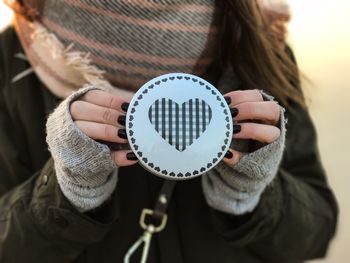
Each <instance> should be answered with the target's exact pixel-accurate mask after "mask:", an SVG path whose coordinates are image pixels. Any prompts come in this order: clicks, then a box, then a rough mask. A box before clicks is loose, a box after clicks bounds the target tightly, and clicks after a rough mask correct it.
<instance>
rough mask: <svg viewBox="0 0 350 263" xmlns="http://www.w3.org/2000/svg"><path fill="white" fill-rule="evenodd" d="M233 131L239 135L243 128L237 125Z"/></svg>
mask: <svg viewBox="0 0 350 263" xmlns="http://www.w3.org/2000/svg"><path fill="white" fill-rule="evenodd" d="M232 130H233V134H235V133H239V132H240V131H241V130H242V127H241V125H239V124H235V125H233V129H232Z"/></svg>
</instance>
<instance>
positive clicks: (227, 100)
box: [224, 97, 232, 105]
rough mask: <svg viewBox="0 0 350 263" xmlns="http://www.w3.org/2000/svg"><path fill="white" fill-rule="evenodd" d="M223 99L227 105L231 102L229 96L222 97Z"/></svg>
mask: <svg viewBox="0 0 350 263" xmlns="http://www.w3.org/2000/svg"><path fill="white" fill-rule="evenodd" d="M224 99H225V100H226V103H227V104H228V105H230V104H231V101H232V100H231V98H230V97H224Z"/></svg>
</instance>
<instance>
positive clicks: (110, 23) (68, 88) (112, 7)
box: [14, 0, 218, 97]
mask: <svg viewBox="0 0 350 263" xmlns="http://www.w3.org/2000/svg"><path fill="white" fill-rule="evenodd" d="M14 9H15V11H17V12H16V13H17V15H16V23H15V26H16V30H17V32H18V35H19V36H20V39H21V42H22V44H23V46H24V49H25V52H26V54H27V56H28V58H29V60H30V62H31V65H32V66H33V68H34V70H35V72H36V73H37V75H38V76H39V77H40V79H41V80H42V81H43V82H44V83H45V84H46V85H47V86H48V88H50V89H51V91H52V92H53V93H54V94H56V95H57V96H59V97H67V96H68V95H69V94H70V93H71V92H73V91H75V90H77V89H78V88H80V87H81V86H82V85H84V84H85V83H91V84H95V85H99V86H100V87H101V86H102V87H105V88H106V89H107V90H111V91H113V92H114V93H118V94H120V95H121V94H127V93H125V90H127V91H129V92H130V91H131V92H134V91H136V90H137V89H138V88H139V87H140V86H141V85H142V84H143V83H145V82H147V81H148V80H150V79H152V78H154V77H156V76H159V75H161V74H165V73H170V72H184V73H192V74H195V75H198V76H202V75H203V74H205V73H206V70H207V69H208V67H209V65H210V64H211V63H212V61H213V58H214V51H215V44H216V41H215V38H216V36H217V34H218V28H217V25H216V24H217V23H216V21H215V18H216V16H215V15H214V13H215V12H216V10H215V0H164V1H148V0H113V1H98V0H41V1H39V0H26V1H24V5H21V6H19V5H17V8H16V6H15V7H14ZM123 90H124V91H123Z"/></svg>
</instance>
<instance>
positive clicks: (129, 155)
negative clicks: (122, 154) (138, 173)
mask: <svg viewBox="0 0 350 263" xmlns="http://www.w3.org/2000/svg"><path fill="white" fill-rule="evenodd" d="M126 159H127V160H129V161H137V160H138V159H137V157H136V155H135V154H134V153H133V152H128V153H127V154H126Z"/></svg>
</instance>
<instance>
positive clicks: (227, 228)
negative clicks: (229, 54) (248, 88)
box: [0, 29, 337, 263]
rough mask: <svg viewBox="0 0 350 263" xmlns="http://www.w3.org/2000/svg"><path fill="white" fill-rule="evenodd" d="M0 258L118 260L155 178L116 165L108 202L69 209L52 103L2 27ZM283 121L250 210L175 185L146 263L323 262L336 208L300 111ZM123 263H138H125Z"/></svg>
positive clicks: (197, 185)
mask: <svg viewBox="0 0 350 263" xmlns="http://www.w3.org/2000/svg"><path fill="white" fill-rule="evenodd" d="M0 46H1V50H0V51H1V53H0V63H1V64H0V73H1V75H0V262H1V263H3V262H6V263H9V262H35V263H39V262H50V263H54V262H59V263H66V262H111V263H112V262H113V263H115V262H122V258H123V256H124V254H125V252H126V251H127V249H128V248H129V246H130V245H131V244H132V243H133V242H134V241H135V240H136V238H138V236H139V235H140V234H141V229H140V227H139V226H138V220H139V215H140V212H141V210H142V208H144V207H152V206H153V203H154V201H155V198H156V196H157V193H158V191H159V188H160V185H161V183H162V180H161V179H159V178H157V177H155V176H153V175H150V174H149V173H147V172H146V171H145V170H143V169H142V168H141V167H140V166H138V165H135V166H132V167H128V168H121V169H120V174H119V182H118V186H117V190H116V191H115V194H114V195H113V196H112V198H111V200H110V201H109V202H108V203H107V204H106V205H104V206H103V207H102V208H99V209H98V210H97V211H94V212H91V213H87V214H82V213H79V212H78V211H77V210H76V209H74V207H72V206H71V205H70V203H69V202H68V201H67V200H66V198H65V197H64V196H63V195H62V193H61V191H60V189H59V186H58V184H57V181H56V176H55V170H54V167H53V161H52V159H51V158H50V153H49V152H48V150H47V145H46V143H45V136H46V135H45V122H46V117H47V115H48V113H49V112H51V111H52V110H53V109H54V108H55V106H56V105H57V103H59V100H58V99H57V98H55V97H54V96H53V95H52V94H51V93H50V92H49V91H48V90H47V89H46V88H45V87H44V86H43V85H42V84H41V83H40V82H39V81H38V79H37V78H36V76H35V75H34V74H32V75H30V76H28V77H25V78H23V79H21V80H20V81H18V82H15V83H11V79H12V78H13V77H14V76H16V75H17V74H18V73H20V72H22V71H23V70H25V69H27V68H28V67H29V65H28V63H27V62H25V61H23V60H20V59H18V58H15V57H14V55H15V54H16V53H17V52H23V51H22V49H21V46H20V44H19V42H18V39H17V37H16V35H15V33H14V31H13V30H12V29H8V30H7V31H5V32H4V33H3V34H2V35H1V37H0ZM296 112H297V113H296V114H295V115H290V116H288V117H289V123H288V126H287V128H288V132H287V145H286V151H285V154H284V159H283V163H282V165H281V167H280V169H279V171H278V175H277V177H276V179H275V180H274V182H273V184H272V186H270V187H268V188H267V189H266V191H265V192H264V194H263V195H262V198H261V201H260V203H259V205H258V207H257V208H256V209H255V211H254V212H253V213H250V214H247V215H244V216H232V215H228V214H224V213H221V212H218V211H215V210H213V209H212V208H210V207H209V206H208V205H207V203H206V201H205V199H204V196H203V193H202V189H201V181H200V180H201V179H200V178H197V179H193V180H190V181H185V182H179V183H178V184H177V186H176V189H175V193H174V196H173V199H172V201H171V205H170V208H169V222H168V225H167V227H166V229H165V230H164V231H163V232H161V233H160V234H159V235H157V236H156V237H155V238H154V240H153V244H152V247H151V252H150V259H149V261H148V263H155V262H157V263H182V262H191V263H193V262H201V263H212V262H220V263H233V262H245V263H250V262H251V263H253V262H254V263H256V262H278V263H281V262H302V261H303V260H305V259H311V258H315V257H323V256H324V255H325V253H326V251H327V247H328V245H329V242H330V240H331V239H332V237H333V236H334V233H335V228H336V221H337V204H336V201H335V198H334V196H333V194H332V191H331V190H330V188H329V186H328V183H327V181H326V178H325V173H324V170H323V168H322V166H321V163H320V158H319V154H318V150H317V145H316V134H315V130H314V127H313V125H312V123H311V120H310V117H309V114H308V113H307V112H306V111H305V110H303V109H301V108H298V107H297V106H296ZM133 262H139V260H138V261H136V260H135V261H133Z"/></svg>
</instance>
